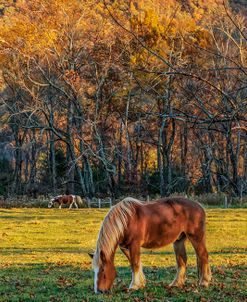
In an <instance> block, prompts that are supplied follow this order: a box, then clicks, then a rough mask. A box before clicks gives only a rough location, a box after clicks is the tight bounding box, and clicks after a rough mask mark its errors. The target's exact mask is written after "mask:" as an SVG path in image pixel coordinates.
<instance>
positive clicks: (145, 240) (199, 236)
mask: <svg viewBox="0 0 247 302" xmlns="http://www.w3.org/2000/svg"><path fill="white" fill-rule="evenodd" d="M187 238H188V239H189V240H190V242H191V243H192V245H193V247H194V249H195V252H196V256H197V266H198V274H199V284H200V285H201V286H205V287H207V286H208V285H209V282H210V280H211V272H210V267H209V264H208V252H207V249H206V245H205V212H204V210H203V208H202V207H201V206H200V205H199V204H198V203H196V202H194V201H191V200H188V199H186V198H183V197H171V198H164V199H160V200H156V201H153V202H148V203H146V202H145V203H144V202H141V201H139V200H136V199H133V198H131V197H127V198H125V199H124V200H122V201H121V202H119V203H118V204H117V205H115V206H114V207H112V208H111V209H110V211H109V212H108V214H107V215H106V217H105V219H104V221H103V223H102V225H101V229H100V231H99V236H98V240H97V245H96V251H95V253H94V254H91V255H90V256H91V257H93V270H94V291H95V293H97V292H105V291H108V290H109V289H110V288H111V287H112V284H113V281H114V279H115V276H116V271H115V267H114V255H115V252H116V249H117V247H118V246H119V247H120V249H121V250H122V252H123V253H124V254H125V255H126V257H127V258H128V260H129V262H130V264H131V268H132V281H131V283H130V286H129V288H130V289H133V290H136V289H139V288H142V287H144V286H145V283H146V280H145V276H144V274H143V271H142V264H141V260H140V253H141V251H140V249H141V247H143V248H160V247H163V246H165V245H167V244H169V243H173V246H174V251H175V255H176V262H177V274H176V277H175V279H174V280H173V282H172V283H171V284H170V286H177V287H181V286H183V284H184V282H185V274H186V262H187V256H186V250H185V240H186V239H187Z"/></svg>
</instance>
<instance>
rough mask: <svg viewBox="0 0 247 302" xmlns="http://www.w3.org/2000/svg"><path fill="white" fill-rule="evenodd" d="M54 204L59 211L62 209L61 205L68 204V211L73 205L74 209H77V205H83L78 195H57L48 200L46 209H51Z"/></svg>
mask: <svg viewBox="0 0 247 302" xmlns="http://www.w3.org/2000/svg"><path fill="white" fill-rule="evenodd" d="M55 203H57V204H58V205H59V209H61V208H62V205H63V204H66V205H67V204H69V208H70V209H71V208H72V206H73V205H75V207H76V208H77V209H78V205H79V204H83V201H82V199H81V197H80V196H78V195H59V196H56V197H54V198H52V199H51V200H50V202H49V203H48V208H52V207H53V206H54V204H55Z"/></svg>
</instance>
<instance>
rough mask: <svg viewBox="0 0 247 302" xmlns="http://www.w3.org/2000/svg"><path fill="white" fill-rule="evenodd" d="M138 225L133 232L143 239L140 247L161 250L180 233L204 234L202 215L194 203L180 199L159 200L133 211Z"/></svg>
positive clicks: (139, 206)
mask: <svg viewBox="0 0 247 302" xmlns="http://www.w3.org/2000/svg"><path fill="white" fill-rule="evenodd" d="M135 219H137V220H138V223H135V224H134V223H133V224H132V225H134V226H135V227H133V229H132V231H133V232H134V233H135V234H136V236H137V237H140V238H141V237H142V239H141V241H142V246H143V247H147V248H149V247H151V248H152V247H162V246H164V245H167V244H169V243H171V242H174V241H175V240H176V239H177V238H179V236H180V235H181V233H186V234H192V235H193V234H195V233H199V232H203V230H204V225H205V212H204V210H203V208H202V207H201V206H200V204H198V203H197V202H194V201H191V200H189V199H187V198H183V197H171V198H162V199H159V200H156V201H153V202H150V203H143V204H142V205H137V207H136V218H135Z"/></svg>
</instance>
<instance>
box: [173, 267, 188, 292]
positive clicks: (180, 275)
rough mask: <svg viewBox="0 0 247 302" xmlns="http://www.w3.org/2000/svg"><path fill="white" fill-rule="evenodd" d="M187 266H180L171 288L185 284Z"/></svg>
mask: <svg viewBox="0 0 247 302" xmlns="http://www.w3.org/2000/svg"><path fill="white" fill-rule="evenodd" d="M185 274H186V266H180V267H178V268H177V274H176V277H175V279H174V280H173V281H172V283H170V284H169V286H170V287H172V286H176V287H181V286H183V285H184V282H185Z"/></svg>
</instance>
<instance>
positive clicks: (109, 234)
mask: <svg viewBox="0 0 247 302" xmlns="http://www.w3.org/2000/svg"><path fill="white" fill-rule="evenodd" d="M131 201H133V199H130V198H129V199H125V200H123V201H122V202H120V203H118V204H117V205H115V206H114V207H112V208H111V209H110V211H109V212H108V214H107V215H106V217H105V219H104V221H103V223H102V225H101V229H100V232H99V236H98V240H97V246H96V252H95V254H94V255H91V257H92V258H93V270H94V291H95V293H97V292H105V291H108V290H110V289H111V287H112V285H113V282H114V279H115V277H116V270H115V267H114V255H115V252H116V248H117V246H118V244H119V243H120V241H121V240H122V239H123V236H124V233H125V231H126V228H127V226H128V221H129V217H131V216H132V215H133V213H134V211H135V210H134V207H133V204H132V203H131Z"/></svg>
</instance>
